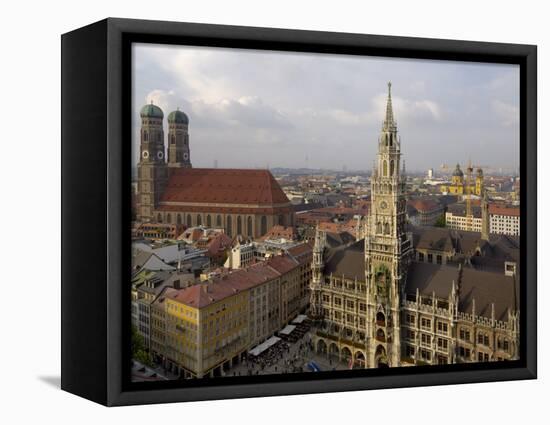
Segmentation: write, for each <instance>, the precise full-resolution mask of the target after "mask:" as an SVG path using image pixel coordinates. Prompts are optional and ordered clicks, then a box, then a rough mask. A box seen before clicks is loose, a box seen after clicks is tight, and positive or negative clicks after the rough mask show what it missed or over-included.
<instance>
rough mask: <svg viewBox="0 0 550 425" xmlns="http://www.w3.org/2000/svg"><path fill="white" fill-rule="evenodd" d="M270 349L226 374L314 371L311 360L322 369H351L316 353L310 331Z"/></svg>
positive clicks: (250, 358)
mask: <svg viewBox="0 0 550 425" xmlns="http://www.w3.org/2000/svg"><path fill="white" fill-rule="evenodd" d="M269 351H270V352H264V353H262V354H261V355H259V356H257V357H253V356H249V358H248V359H247V360H244V361H243V362H241V363H240V364H238V365H236V366H234V367H232V368H231V369H230V370H228V371H226V372H225V376H250V375H270V374H278V373H298V372H312V370H311V369H310V368H308V366H307V365H308V363H310V362H311V361H313V362H315V363H316V365H317V366H318V367H319V368H320V369H321V371H332V370H347V369H349V365H348V364H347V363H346V362H343V361H339V360H338V359H337V358H329V357H327V356H326V355H322V354H317V353H315V352H314V350H313V346H312V343H311V336H310V333H306V334H305V335H304V337H303V338H301V339H299V340H297V341H296V342H289V341H280V342H279V343H278V344H277V345H276V346H274V347H273V348H271V349H270V350H269Z"/></svg>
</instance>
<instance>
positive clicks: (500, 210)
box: [489, 204, 519, 217]
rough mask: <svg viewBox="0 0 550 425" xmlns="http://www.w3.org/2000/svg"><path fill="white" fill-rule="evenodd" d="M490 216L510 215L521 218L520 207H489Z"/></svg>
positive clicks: (492, 205) (491, 205)
mask: <svg viewBox="0 0 550 425" xmlns="http://www.w3.org/2000/svg"><path fill="white" fill-rule="evenodd" d="M489 214H496V215H510V216H515V217H519V208H518V207H506V206H503V205H494V204H490V205H489Z"/></svg>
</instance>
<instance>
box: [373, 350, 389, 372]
mask: <svg viewBox="0 0 550 425" xmlns="http://www.w3.org/2000/svg"><path fill="white" fill-rule="evenodd" d="M374 364H375V366H376V367H379V368H383V367H389V365H388V356H387V354H386V349H385V348H384V347H383V346H382V345H379V346H378V347H376V352H375V354H374Z"/></svg>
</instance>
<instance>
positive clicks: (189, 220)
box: [187, 214, 193, 227]
mask: <svg viewBox="0 0 550 425" xmlns="http://www.w3.org/2000/svg"><path fill="white" fill-rule="evenodd" d="M192 225H193V220H192V219H191V214H187V227H191V226H192Z"/></svg>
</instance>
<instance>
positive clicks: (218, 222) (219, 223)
mask: <svg viewBox="0 0 550 425" xmlns="http://www.w3.org/2000/svg"><path fill="white" fill-rule="evenodd" d="M216 226H218V227H222V216H221V215H219V214H218V216H217V217H216Z"/></svg>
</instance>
